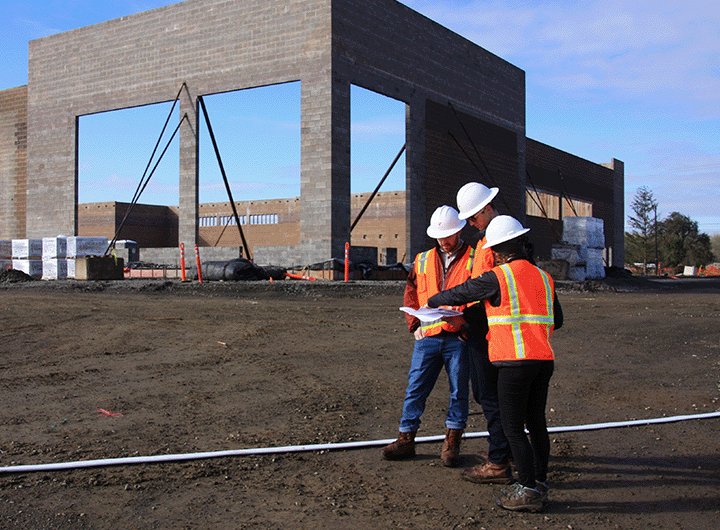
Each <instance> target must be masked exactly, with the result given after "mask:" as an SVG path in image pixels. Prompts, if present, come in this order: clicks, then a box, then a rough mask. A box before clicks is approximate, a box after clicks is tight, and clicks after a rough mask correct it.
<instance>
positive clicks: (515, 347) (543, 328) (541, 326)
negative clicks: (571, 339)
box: [485, 260, 555, 362]
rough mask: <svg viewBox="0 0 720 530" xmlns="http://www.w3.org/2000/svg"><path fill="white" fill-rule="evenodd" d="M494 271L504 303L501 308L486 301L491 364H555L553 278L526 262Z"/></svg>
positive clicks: (517, 262)
mask: <svg viewBox="0 0 720 530" xmlns="http://www.w3.org/2000/svg"><path fill="white" fill-rule="evenodd" d="M493 271H494V272H495V274H496V275H497V279H498V282H500V295H501V301H500V306H499V307H493V306H491V305H490V301H489V300H486V301H485V311H486V313H487V318H488V325H489V328H490V331H489V332H488V355H489V358H490V362H493V361H519V360H523V359H532V360H548V361H549V360H553V359H554V358H555V355H554V354H553V349H552V346H551V345H550V337H551V336H552V333H553V329H555V313H554V295H555V286H554V283H553V280H552V278H551V277H550V275H549V274H547V273H546V272H545V271H543V270H541V269H539V268H537V267H535V266H534V265H532V264H531V263H530V262H528V261H526V260H516V261H511V262H510V263H506V264H505V265H501V266H500V267H495V268H494V269H493Z"/></svg>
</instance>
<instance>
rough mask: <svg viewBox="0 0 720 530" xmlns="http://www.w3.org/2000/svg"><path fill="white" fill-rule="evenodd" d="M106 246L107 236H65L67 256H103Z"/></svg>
mask: <svg viewBox="0 0 720 530" xmlns="http://www.w3.org/2000/svg"><path fill="white" fill-rule="evenodd" d="M107 246H108V238H107V237H81V236H71V237H68V238H67V257H68V258H81V257H83V256H103V255H104V254H105V250H106V249H107Z"/></svg>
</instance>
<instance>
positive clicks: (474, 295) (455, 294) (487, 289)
mask: <svg viewBox="0 0 720 530" xmlns="http://www.w3.org/2000/svg"><path fill="white" fill-rule="evenodd" d="M499 290H500V284H499V283H498V280H497V276H495V273H494V272H493V271H488V272H486V273H484V274H482V275H480V276H478V277H477V278H471V279H469V280H467V281H465V282H463V283H461V284H460V285H458V286H456V287H453V288H452V289H448V290H447V291H442V292H440V293H438V294H436V295H435V296H433V297H431V298H430V300H428V306H429V307H439V306H441V305H464V304H469V303H470V302H477V301H479V300H485V299H487V298H492V297H493V296H495V295H497V293H498V292H499Z"/></svg>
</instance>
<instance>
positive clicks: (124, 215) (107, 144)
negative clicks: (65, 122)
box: [76, 101, 180, 247]
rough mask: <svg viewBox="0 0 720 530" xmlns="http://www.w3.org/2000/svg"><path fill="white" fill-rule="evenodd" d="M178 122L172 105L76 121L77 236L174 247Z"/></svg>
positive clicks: (177, 111)
mask: <svg viewBox="0 0 720 530" xmlns="http://www.w3.org/2000/svg"><path fill="white" fill-rule="evenodd" d="M179 123H180V111H179V105H177V104H176V105H173V102H172V101H171V102H166V103H158V104H154V105H144V106H141V107H133V108H128V109H121V110H114V111H107V112H101V113H97V114H88V115H85V116H79V117H78V118H77V138H76V140H77V194H78V210H77V212H78V220H77V221H78V222H77V226H78V228H77V235H79V236H101V237H107V238H108V240H111V241H112V240H113V238H116V239H130V240H133V241H136V242H137V243H138V245H139V246H141V247H171V246H176V245H177V244H178V242H177V239H178V223H177V213H176V207H177V205H178V202H179V180H180V179H179V173H180V172H179V160H178V158H179V143H180V142H179V135H178V134H177V127H178V124H179ZM163 127H165V128H164V129H163ZM93 203H105V207H104V208H103V210H102V211H103V213H102V214H93V213H92V212H91V209H90V208H89V207H88V206H89V205H91V204H93ZM133 203H134V204H135V205H137V206H133ZM93 211H96V210H94V209H93ZM148 226H151V227H152V229H151V230H148Z"/></svg>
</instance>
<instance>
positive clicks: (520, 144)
mask: <svg viewBox="0 0 720 530" xmlns="http://www.w3.org/2000/svg"><path fill="white" fill-rule="evenodd" d="M29 66H30V71H29V83H28V120H27V142H28V143H27V164H28V169H27V190H28V193H27V217H26V220H27V227H26V231H27V237H33V238H34V237H43V236H51V235H56V234H59V233H65V234H71V233H73V234H74V233H76V230H77V214H76V209H77V206H76V204H77V186H76V182H77V170H76V149H77V145H76V142H77V119H78V118H77V117H78V116H82V115H85V114H90V113H96V112H101V111H107V110H115V109H120V108H126V107H132V106H138V105H144V104H150V103H158V102H163V101H171V100H173V99H174V98H175V96H176V94H177V93H178V90H179V89H180V87H181V86H182V85H183V83H185V88H184V89H183V90H182V91H181V95H180V109H181V116H183V115H185V114H187V116H188V119H187V120H186V121H184V122H183V124H182V127H181V130H180V175H179V179H180V205H179V239H180V240H181V241H182V242H184V243H185V244H186V246H193V245H194V243H195V242H196V241H197V213H198V206H197V198H198V190H197V185H198V184H197V182H198V173H197V172H198V169H197V167H198V166H197V156H198V155H197V153H198V148H197V131H198V113H197V97H198V96H200V95H206V94H213V93H218V92H224V91H230V90H237V89H243V88H250V87H256V86H262V85H268V84H275V83H283V82H288V81H296V80H299V81H301V165H302V167H301V177H300V178H301V217H300V241H299V242H298V245H297V246H296V248H295V251H296V253H297V254H298V256H297V260H298V261H299V262H318V261H323V260H326V259H329V258H331V257H336V258H341V257H342V255H343V252H344V244H345V241H347V240H348V236H349V227H350V223H351V219H350V85H351V84H356V85H359V86H362V87H364V88H367V89H370V90H374V91H376V92H379V93H381V94H384V95H386V96H390V97H393V98H396V99H398V100H401V101H404V102H405V103H406V104H407V105H408V112H407V129H406V130H407V142H408V143H407V154H406V160H407V167H408V170H407V171H408V178H407V184H406V186H407V191H408V193H407V197H408V200H407V217H408V223H407V241H408V242H409V243H408V254H409V255H414V253H416V252H418V251H419V250H422V248H423V247H424V246H425V228H426V223H427V220H428V219H429V217H430V214H431V213H432V211H433V210H434V209H435V208H436V207H437V206H438V204H435V203H433V201H428V200H427V198H426V180H427V178H428V175H427V170H428V166H427V163H426V161H427V159H428V158H430V157H432V156H433V154H434V153H433V149H436V148H437V147H436V145H437V143H436V142H433V143H432V145H430V147H429V146H428V142H427V138H426V127H425V125H426V124H425V116H426V104H427V102H428V101H429V100H430V101H434V102H436V103H437V104H440V105H447V104H448V102H452V104H453V105H454V107H455V108H457V109H458V110H459V111H461V112H463V113H466V114H467V115H469V116H474V117H476V118H478V119H481V120H484V121H486V122H488V123H491V124H494V125H496V126H498V127H502V128H504V129H507V130H508V131H509V132H510V133H511V134H513V135H515V136H516V137H517V141H516V150H517V158H518V163H517V166H516V168H517V175H518V179H520V181H521V182H522V180H523V178H524V156H525V154H524V146H525V143H524V133H525V81H524V72H523V71H522V70H520V69H518V68H516V67H514V66H513V65H511V64H510V63H508V62H506V61H503V60H502V59H500V58H499V57H497V56H495V55H493V54H491V53H489V52H487V51H486V50H483V49H482V48H480V47H479V46H477V45H475V44H473V43H471V42H470V41H468V40H466V39H464V38H462V37H460V36H458V35H456V34H454V33H452V32H451V31H449V30H447V29H446V28H444V27H442V26H440V25H439V24H437V23H435V22H433V21H431V20H429V19H428V18H426V17H424V16H422V15H420V14H418V13H416V12H415V11H413V10H411V9H409V8H407V7H405V6H404V5H402V4H400V3H398V2H396V1H394V0H364V1H359V0H355V1H354V0H236V1H230V0H187V1H186V2H183V3H180V4H174V5H170V6H166V7H162V8H159V9H155V10H152V11H148V12H145V13H140V14H137V15H132V16H128V17H123V18H120V19H116V20H110V21H107V22H103V23H101V24H97V25H94V26H89V27H85V28H80V29H77V30H73V31H69V32H66V33H61V34H58V35H53V36H50V37H46V38H43V39H39V40H35V41H32V42H31V43H30V60H29ZM446 141H447V142H450V141H451V140H450V138H446ZM398 147H399V146H398ZM428 149H429V151H428ZM463 183H464V182H444V181H443V184H442V185H443V186H446V187H447V190H446V192H447V193H449V190H450V189H451V188H453V189H455V190H456V189H457V188H458V187H459V186H460V185H462V184H463ZM521 200H522V201H524V195H523V196H522V199H521Z"/></svg>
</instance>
